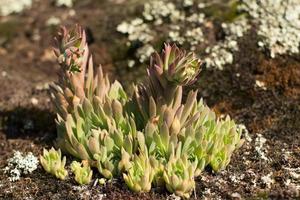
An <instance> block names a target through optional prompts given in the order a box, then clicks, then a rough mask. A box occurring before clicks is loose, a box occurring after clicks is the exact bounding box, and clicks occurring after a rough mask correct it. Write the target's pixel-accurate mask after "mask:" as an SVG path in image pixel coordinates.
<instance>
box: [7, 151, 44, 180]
mask: <svg viewBox="0 0 300 200" xmlns="http://www.w3.org/2000/svg"><path fill="white" fill-rule="evenodd" d="M7 162H8V164H7V166H6V167H5V168H4V172H5V173H8V174H9V180H10V181H17V180H20V178H21V176H22V174H25V175H26V174H30V173H32V172H33V171H34V170H36V169H37V166H38V163H39V161H38V158H37V157H35V156H34V155H33V154H32V153H31V152H29V153H28V154H27V155H26V156H23V154H22V153H21V152H19V151H16V152H14V155H13V157H12V158H9V159H8V160H7Z"/></svg>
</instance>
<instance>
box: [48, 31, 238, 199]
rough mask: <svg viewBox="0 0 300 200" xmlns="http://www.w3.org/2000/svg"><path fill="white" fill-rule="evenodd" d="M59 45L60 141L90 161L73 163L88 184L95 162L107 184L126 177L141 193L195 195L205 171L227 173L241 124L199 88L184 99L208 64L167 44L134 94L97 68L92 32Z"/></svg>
mask: <svg viewBox="0 0 300 200" xmlns="http://www.w3.org/2000/svg"><path fill="white" fill-rule="evenodd" d="M56 41H57V44H56V48H55V54H56V56H57V59H58V62H59V63H60V65H61V68H60V77H59V81H58V83H56V84H53V85H51V93H52V95H51V97H52V100H53V103H54V105H55V107H56V110H57V120H56V123H57V131H58V136H57V140H56V144H57V146H58V147H59V148H61V149H62V150H63V152H65V153H68V154H71V155H73V156H74V157H76V158H78V159H81V160H82V161H83V163H84V165H83V167H82V166H81V165H80V164H79V163H75V164H73V165H72V166H73V167H72V168H73V169H72V170H73V171H74V172H75V174H78V175H76V176H77V179H78V180H80V181H81V182H82V183H83V182H86V183H87V182H88V180H90V178H91V177H90V176H92V175H91V172H90V169H89V168H88V167H87V165H89V166H91V167H94V168H97V169H98V171H99V173H100V174H101V175H102V176H103V177H105V178H107V179H111V178H113V177H123V179H124V181H125V183H126V184H127V186H128V188H129V189H131V190H133V191H135V192H147V191H149V190H150V189H151V188H152V187H153V186H165V187H166V189H167V190H168V191H169V192H171V193H175V194H176V195H179V196H181V197H184V198H188V197H189V196H190V194H191V192H192V190H193V189H194V188H195V177H197V176H199V175H200V174H201V171H202V170H203V169H204V168H205V166H208V165H210V166H211V167H212V169H213V170H214V171H219V170H222V169H224V168H225V167H226V166H227V165H228V163H229V162H230V158H231V155H232V153H233V151H234V150H235V149H237V148H238V147H240V146H241V144H242V142H243V140H242V139H241V138H240V137H241V131H240V130H239V129H238V128H237V126H236V124H235V123H234V121H232V120H231V119H230V118H229V117H227V118H226V119H220V118H217V116H216V115H215V113H214V112H213V111H211V110H210V109H209V108H208V107H207V106H206V105H205V104H204V103H203V100H198V99H197V91H190V92H189V93H188V95H187V97H186V98H185V96H184V95H183V88H184V86H187V85H190V84H193V83H194V82H195V81H196V80H197V76H198V74H199V73H200V71H201V66H202V64H203V63H202V61H201V60H200V59H198V58H196V56H195V55H194V54H193V53H186V52H185V51H182V50H180V49H179V48H178V47H177V46H176V45H173V46H170V45H168V44H166V45H165V47H164V50H163V52H162V54H161V55H159V54H158V53H155V54H153V55H152V56H151V59H150V60H151V61H150V66H149V67H148V76H147V79H146V80H145V81H144V82H143V83H141V84H139V85H137V86H136V87H135V91H134V92H133V94H132V95H128V94H126V92H125V91H124V89H123V88H122V86H121V84H120V83H119V82H118V81H115V82H114V83H112V84H111V83H110V81H109V80H108V77H107V75H104V73H103V71H102V68H101V66H99V67H95V68H94V66H93V59H92V56H91V54H90V52H89V49H88V45H87V42H86V35H85V32H84V30H82V29H81V28H80V27H78V26H77V27H76V28H74V29H72V30H67V29H65V28H62V31H61V32H60V33H59V35H58V37H57V38H56Z"/></svg>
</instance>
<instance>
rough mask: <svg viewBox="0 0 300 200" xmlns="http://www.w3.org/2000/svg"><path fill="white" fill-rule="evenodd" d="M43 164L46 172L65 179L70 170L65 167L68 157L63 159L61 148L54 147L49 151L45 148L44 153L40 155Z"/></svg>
mask: <svg viewBox="0 0 300 200" xmlns="http://www.w3.org/2000/svg"><path fill="white" fill-rule="evenodd" d="M40 161H41V165H42V166H43V168H44V169H45V171H46V172H48V173H50V174H53V175H54V176H56V177H57V178H59V179H61V180H65V179H66V177H67V176H68V171H67V170H66V169H65V165H66V157H65V156H64V157H63V159H61V151H60V149H59V150H58V151H56V150H55V149H54V148H53V147H52V148H51V149H50V150H49V151H48V150H46V149H44V151H43V155H41V156H40Z"/></svg>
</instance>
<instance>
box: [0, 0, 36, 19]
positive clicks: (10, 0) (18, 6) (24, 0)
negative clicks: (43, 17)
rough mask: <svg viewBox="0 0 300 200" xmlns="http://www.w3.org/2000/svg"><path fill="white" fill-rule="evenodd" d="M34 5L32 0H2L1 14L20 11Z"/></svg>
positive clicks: (0, 4)
mask: <svg viewBox="0 0 300 200" xmlns="http://www.w3.org/2000/svg"><path fill="white" fill-rule="evenodd" d="M31 5H32V0H0V16H7V15H10V14H12V13H20V12H22V11H23V10H24V9H25V8H29V7H31Z"/></svg>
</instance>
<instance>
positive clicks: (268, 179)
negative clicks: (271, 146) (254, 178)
mask: <svg viewBox="0 0 300 200" xmlns="http://www.w3.org/2000/svg"><path fill="white" fill-rule="evenodd" d="M272 176H273V173H272V172H270V173H269V174H267V175H265V176H263V177H261V181H262V182H263V183H264V184H265V185H266V187H267V188H271V185H272V184H273V183H274V182H275V180H274V179H273V178H272Z"/></svg>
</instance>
